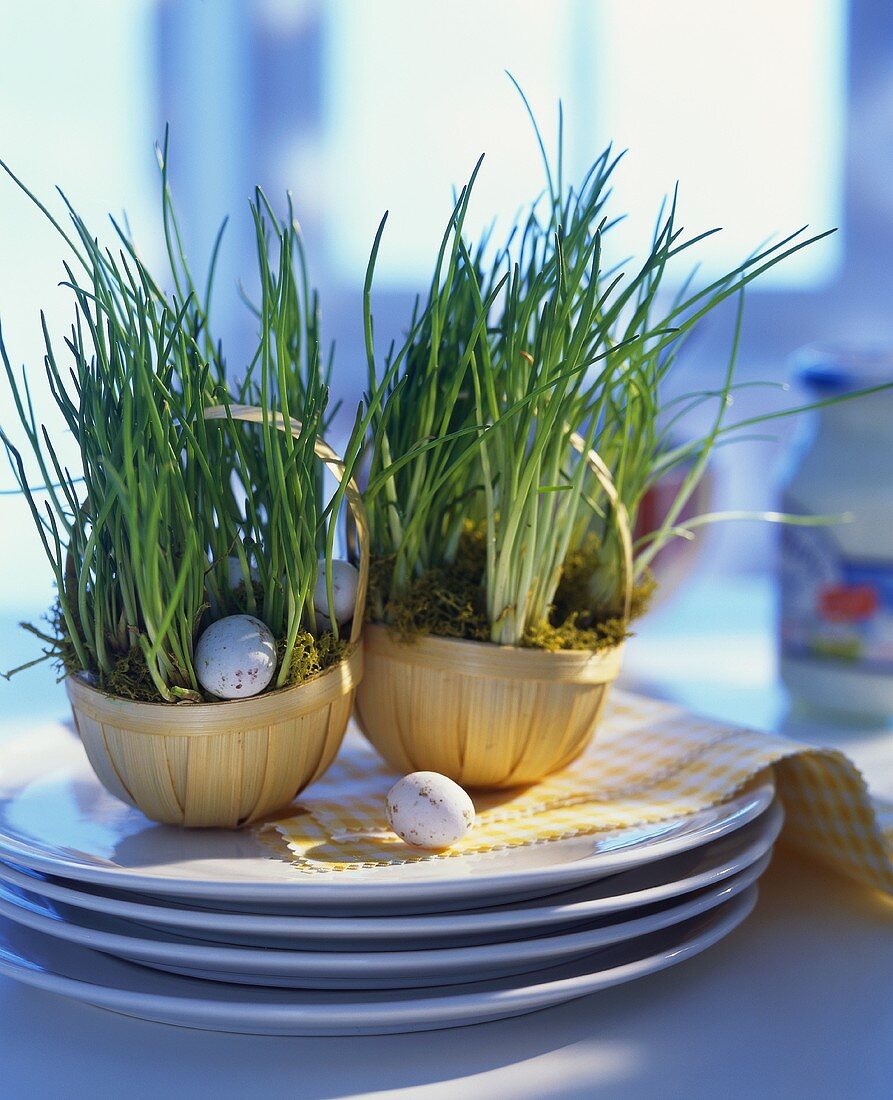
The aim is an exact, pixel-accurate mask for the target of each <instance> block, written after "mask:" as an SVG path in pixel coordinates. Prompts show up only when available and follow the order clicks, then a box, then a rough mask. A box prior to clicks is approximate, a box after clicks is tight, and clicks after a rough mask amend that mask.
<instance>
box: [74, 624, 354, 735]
mask: <svg viewBox="0 0 893 1100" xmlns="http://www.w3.org/2000/svg"><path fill="white" fill-rule="evenodd" d="M364 671H365V651H364V647H363V643H362V640H360V641H359V642H355V643H353V644H352V645H351V647H350V649H349V650H348V652H347V653H346V654H345V655H344V657H342V659H341V660H340V661H337V662H336V663H335V664H333V665H331V666H329V668H326V669H323V670H322V671H321V672H317V673H315V674H314V675H313V676H311V677H309V678H308V679H306V680H302V681H301V682H300V683H297V684H289V685H288V686H287V687H284V688H278V689H277V690H275V691H265V692H261V693H260V694H258V695H252V696H250V697H249V698H247V699H219V700H217V701H216V702H213V703H207V702H202V703H189V702H183V703H163V702H159V703H154V702H152V703H150V702H146V701H144V700H139V699H125V698H123V697H122V696H120V695H111V694H109V693H108V692H106V691H102V690H101V689H100V688H97V687H93V686H92V685H91V684H88V683H87V682H86V681H85V680H83V679H81V678H80V677H79V676H78V675H77V674H76V673H70V674H68V675H67V676H66V677H65V689H66V691H67V693H68V698H69V701H70V702H71V705H72V707H74V708H76V709H79V710H82V711H84V712H85V713H86V714H88V715H89V716H90V717H92V718H95V719H96V720H97V721H99V722H112V723H114V722H115V721H117V720H119V719H124V720H126V723H127V728H128V729H129V730H130V731H131V732H134V733H146V734H156V735H157V734H159V733H163V732H164V730H163V729H160V728H159V727H163V726H168V727H170V726H182V727H183V728H182V729H176V730H171V731H170V733H169V735H170V736H189V735H190V734H191V733H195V734H204V733H208V734H213V733H232V732H233V728H234V727H237V726H239V725H241V726H242V727H243V728H245V729H250V728H252V727H254V726H257V725H261V724H266V723H269V722H275V721H276V720H277V719H280V720H281V719H284V718H286V717H287V718H296V717H300V716H301V715H303V714H309V713H311V712H312V711H316V710H319V709H321V708H322V707H325V706H328V705H329V704H330V703H333V702H335V701H336V700H337V699H340V698H342V697H343V696H345V695H347V694H349V693H350V692H351V691H353V690H355V689H356V687H357V685H358V684H359V683H360V681H361V680H362V678H363V673H364ZM190 727H194V728H192V729H191V728H190Z"/></svg>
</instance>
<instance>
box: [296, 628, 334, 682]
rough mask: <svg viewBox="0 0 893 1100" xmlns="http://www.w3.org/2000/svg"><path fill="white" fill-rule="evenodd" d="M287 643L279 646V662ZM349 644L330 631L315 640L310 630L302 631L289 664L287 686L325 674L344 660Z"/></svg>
mask: <svg viewBox="0 0 893 1100" xmlns="http://www.w3.org/2000/svg"><path fill="white" fill-rule="evenodd" d="M284 649H285V643H284V642H281V643H280V645H279V660H280V661H281V660H282V657H283V651H284ZM347 650H348V643H347V642H346V641H345V640H344V638H336V637H335V635H334V634H332V633H331V631H329V632H328V633H326V634H323V635H321V636H320V637H319V638H314V637H313V635H312V634H311V633H310V632H309V631H308V630H302V631H301V632H300V633H299V634H298V637H297V639H296V641H295V648H294V649H293V651H292V655H291V661H290V662H289V673H288V678H287V680H286V684H287V685H291V684H300V683H303V681H304V680H309V679H310V677H311V676H315V675H316V674H317V673H318V672H323V671H324V670H325V669H327V668H330V667H331V666H332V665H334V664H337V663H338V662H339V661H341V660H343V659H344V657H345V655H346V654H347Z"/></svg>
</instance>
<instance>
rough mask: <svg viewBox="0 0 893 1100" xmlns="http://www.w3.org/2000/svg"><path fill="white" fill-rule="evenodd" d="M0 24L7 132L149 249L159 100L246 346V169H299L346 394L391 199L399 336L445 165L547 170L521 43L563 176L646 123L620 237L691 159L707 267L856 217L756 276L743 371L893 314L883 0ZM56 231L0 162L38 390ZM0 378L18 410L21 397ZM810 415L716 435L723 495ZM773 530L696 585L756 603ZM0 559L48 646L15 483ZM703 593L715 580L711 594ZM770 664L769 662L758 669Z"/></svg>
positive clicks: (277, 195)
mask: <svg viewBox="0 0 893 1100" xmlns="http://www.w3.org/2000/svg"><path fill="white" fill-rule="evenodd" d="M2 53H3V64H2V65H0V157H2V158H3V160H5V161H6V162H7V163H8V164H9V166H10V167H11V168H12V169H13V170H14V171H15V172H16V173H17V174H18V175H19V176H21V177H22V178H23V179H24V180H25V181H27V183H28V185H29V186H30V187H31V188H32V189H33V190H34V191H35V192H36V193H37V194H38V195H40V196H41V197H43V198H45V199H46V200H47V202H48V203H49V205H50V206H51V207H52V209H53V210H54V211H56V212H59V211H60V210H61V209H62V205H61V200H60V199H59V198H58V196H56V195H54V192H53V187H54V186H55V185H56V184H59V185H61V186H62V187H63V189H64V190H65V192H66V194H67V195H68V197H69V198H70V199H71V200H72V202H73V203H74V205H75V206H76V207H77V208H78V209H79V210H80V211H81V212H83V213H84V214H85V216H87V218H88V221H90V223H91V224H92V225H94V226H95V227H96V231H97V233H100V234H105V233H107V232H108V229H107V221H105V220H104V219H105V218H106V215H107V214H108V213H109V212H112V213H114V214H115V215H116V216H118V215H120V214H122V212H126V215H127V218H128V220H129V222H130V224H131V226H132V228H133V231H134V233H135V235H136V238H137V240H138V241H139V243H140V246H141V250H142V251H143V253H144V254H145V255H146V257H147V259H148V260H149V263H150V266H151V265H152V263H153V262H155V263H160V262H161V253H162V240H161V232H160V195H159V176H158V169H157V163H156V160H155V154H154V143H155V141H156V140H158V139H160V138H161V137H162V135H163V133H164V128H165V125H166V124H170V128H171V130H170V132H171V155H170V165H171V180H172V186H173V191H174V196H175V201H176V204H177V207H178V212H179V216H180V219H181V222H182V225H183V228H184V231H185V244H186V249H187V252H188V254H189V257H190V260H191V262H192V264H193V266H194V268H195V269H196V270H197V271H198V272H199V273H201V272H203V270H204V266H205V264H206V262H207V257H208V255H209V253H210V250H211V246H212V242H213V239H214V237H215V234H216V232H217V229H218V227H219V224H220V222H221V220H222V219H223V218H224V216H226V215H230V216H231V218H230V223H229V226H228V228H227V231H226V237H225V244H224V248H223V253H222V259H221V264H220V273H219V277H218V280H217V286H218V292H217V296H216V299H215V303H214V308H213V313H214V319H215V324H216V328H217V331H218V333H219V334H220V335H222V337H223V339H224V342H225V345H226V346H227V347H228V348H229V352H228V361H229V364H230V367H231V368H233V369H238V366H239V363H240V362H243V361H244V360H245V359H246V358H247V357H248V355H249V354H250V349H251V346H252V325H251V318H250V315H249V314H248V313H247V311H246V310H245V308H244V306H243V305H242V303H241V302H240V300H239V296H238V293H237V289H236V283H237V280H238V278H239V273H240V272H242V271H244V270H245V269H246V268H247V269H249V270H250V269H251V268H252V267H253V259H252V255H251V250H252V248H253V233H252V229H251V223H250V218H249V216H248V210H247V203H248V198H249V196H250V194H251V192H252V188H253V187H254V185H255V184H256V183H259V184H261V185H262V186H263V188H264V189H265V191H266V192H267V194H268V195H269V196H270V198H271V200H272V201H273V202H274V204H276V205H279V206H280V207H281V206H284V200H285V194H286V192H287V191H291V192H292V194H293V196H294V203H295V209H296V213H297V215H298V218H299V220H300V222H301V225H302V228H303V231H304V235H305V238H306V243H307V250H308V254H309V259H310V265H311V269H312V276H313V280H314V282H315V283H316V285H317V286H318V287H319V290H320V295H321V301H322V311H323V325H324V338H325V339H326V340H334V341H335V344H336V372H335V377H336V382H335V388H336V391H337V392H336V394H335V396H336V397H343V398H345V399H346V401H345V408H346V409H347V410H350V408H351V407H352V406H354V404H355V401H356V398H357V396H358V394H359V392H360V390H361V388H362V379H363V372H364V370H365V366H364V362H363V357H362V352H361V348H362V343H361V338H362V332H361V311H360V302H361V291H362V281H363V277H364V273H365V266H366V262H367V258H368V255H369V249H370V246H371V243H372V239H373V236H374V233H375V229H376V226H377V224H378V222H379V219H380V218H381V215H382V213H383V212H384V210H386V209H387V210H389V211H390V217H389V221H388V226H387V231H386V236H385V239H384V244H383V247H382V253H381V259H380V264H379V269H378V278H377V284H376V290H375V299H374V308H375V315H376V326H377V335H378V338H379V341H380V344H381V346H382V347H385V346H386V342H387V339H388V337H389V336H390V335H397V334H399V333H400V331H401V330H402V328H403V326H404V325H405V324H406V322H407V319H408V315H409V310H410V308H411V303H412V300H413V297H414V295H415V294H416V293H417V292H418V291H420V290H422V289H423V288H424V286H425V284H426V283H427V281H428V279H429V278H430V273H431V270H432V264H433V258H434V255H435V253H436V248H437V245H438V242H439V239H440V235H441V233H442V230H443V226H444V224H445V222H446V220H447V217H448V215H449V212H450V209H451V197H452V192H453V189H454V188H456V187H458V186H461V184H462V183H463V182H464V180H465V179H466V178H467V176H468V174H469V173H470V171H471V169H472V167H473V165H474V162H475V160H476V159H477V157H478V156H479V155H480V154H481V153H485V154H486V159H485V163H484V167H483V169H482V175H481V178H480V183H479V186H478V189H477V197H476V204H477V205H476V207H475V208H474V209H473V213H472V219H471V221H472V228H473V229H477V228H481V227H483V225H484V224H485V223H486V222H489V220H490V219H491V217H492V216H493V214H494V213H495V214H496V215H497V217H498V219H499V221H500V222H501V223H502V224H508V223H509V222H510V221H511V220H512V218H513V216H514V214H515V212H516V211H517V209H518V208H519V207H520V206H521V205H522V204H523V203H524V202H526V201H529V200H530V199H531V198H532V197H533V196H534V195H536V194H537V193H538V192H539V191H540V189H541V188H542V186H543V175H542V167H541V164H540V161H539V156H538V152H537V149H536V145H535V142H534V141H533V138H532V134H531V131H530V126H529V122H528V120H527V118H526V116H525V114H524V111H523V109H522V106H521V104H520V102H519V99H518V96H517V93H516V92H515V90H514V89H513V87H512V86H511V84H510V82H509V80H508V78H507V77H506V75H505V70H506V69H508V70H510V71H511V72H512V73H513V74H514V76H515V77H516V78H517V79H518V81H519V82H520V84H521V85H522V86H523V88H524V89H525V91H526V93H527V95H528V97H529V99H530V101H531V104H532V106H533V108H534V110H535V111H536V113H537V116H538V118H539V120H540V123H541V125H542V128H543V131H544V134H545V137H546V142H547V144H548V145H549V146H550V148H552V147H553V146H554V142H555V139H556V118H557V103H558V100H559V98H560V99H561V100H562V102H563V104H564V111H565V120H566V126H565V131H566V132H565V143H566V157H567V163H568V166H569V168H570V169H571V172H570V174H571V175H575V176H576V177H579V176H580V175H582V173H583V171H585V169H586V167H588V165H589V164H590V163H591V162H592V160H593V159H594V158H595V157H596V156H597V154H598V153H599V152H600V151H601V149H602V148H604V147H605V146H606V145H607V144H608V143H613V144H614V146H615V148H616V149H618V150H619V149H624V148H628V149H629V153H628V154H627V156H626V158H625V159H624V161H623V164H622V166H621V168H620V169H619V170H618V174H617V178H616V183H615V188H616V193H617V196H618V208H622V209H623V210H625V211H627V212H628V213H629V218H628V219H627V220H626V221H625V222H624V223H623V224H622V226H620V227H619V228H618V230H617V232H616V234H615V237H616V247H617V249H618V250H619V251H618V255H617V258H618V259H619V258H620V257H621V255H622V254H624V253H627V252H630V253H634V252H635V251H636V250H637V249H638V248H639V247H640V246H641V244H642V242H643V241H644V240H645V239H646V238H647V236H648V235H649V234H650V233H651V230H652V227H653V223H654V219H655V217H656V216H657V213H658V210H659V207H660V202H661V199H662V197H663V196H665V195H666V194H667V193H669V192H671V191H672V189H673V187H674V185H675V183H676V181H677V180H678V181H680V209H681V212H682V217H681V222H682V223H683V224H684V225H685V226H686V228H687V229H688V230H690V231H691V232H698V231H701V230H704V229H709V228H712V227H714V226H722V227H723V231H722V233H720V234H718V235H717V236H716V237H714V238H712V239H711V241H710V242H709V245H708V246H705V247H704V249H702V250H701V253H700V258H701V260H702V267H701V271H700V274H699V278H700V279H701V280H702V281H706V280H709V279H710V278H711V277H715V276H716V275H717V274H719V273H721V272H722V271H725V270H728V269H730V268H732V267H734V266H735V265H736V264H738V263H739V262H741V261H742V260H743V259H744V258H745V257H746V256H747V255H748V254H749V253H750V252H751V251H752V250H753V249H755V248H756V247H757V246H759V245H760V244H761V243H762V242H764V241H765V239H766V238H767V237H770V236H772V235H775V234H785V233H787V232H790V231H791V230H794V229H796V228H799V227H800V226H802V225H804V224H806V223H809V225H810V227H811V228H812V229H815V230H822V229H826V228H830V227H837V229H838V232H837V233H836V234H835V235H834V236H832V237H830V238H829V239H827V240H826V241H823V242H822V243H821V244H820V245H818V246H816V247H814V248H811V249H809V250H807V251H806V252H804V253H803V254H800V255H798V256H797V257H796V258H794V259H793V260H792V261H790V262H788V263H786V264H783V265H780V266H779V267H777V268H775V269H773V271H772V272H771V273H770V274H769V275H768V277H767V278H764V279H763V280H761V281H758V282H757V283H756V284H755V286H754V288H753V290H752V291H751V292H750V294H749V296H748V302H747V306H746V313H745V338H744V343H743V346H742V350H741V357H740V377H741V378H742V379H753V380H757V379H760V380H765V379H769V380H775V381H783V380H784V379H785V377H786V371H787V366H786V364H787V361H788V358H789V356H790V354H791V352H792V351H793V350H794V349H796V348H797V347H798V346H800V345H802V344H804V343H805V342H807V341H814V340H835V341H837V340H846V339H850V338H858V339H859V340H860V341H863V342H871V343H876V344H878V343H880V344H883V343H886V342H889V341H890V340H891V339H893V317H891V310H890V305H889V300H890V291H891V282H893V274H891V271H890V268H889V265H888V263H887V261H885V259H884V257H885V256H887V255H889V254H890V250H891V244H893V187H891V186H890V183H889V180H890V175H891V167H893V126H891V125H890V118H891V111H893V8H890V7H889V6H888V5H884V4H878V3H872V2H870V0H851V2H847V0H785V3H778V0H746V2H745V3H743V4H736V5H728V4H716V3H713V2H712V0H672V3H667V2H665V0H637V2H636V3H635V4H631V3H628V2H624V0H552V2H551V3H549V4H543V3H541V2H533V0H485V2H481V0H453V2H452V3H450V4H442V3H437V2H434V0H376V2H375V3H374V4H372V3H362V2H361V0H214V2H213V3H212V2H211V0H204V2H200V0H176V2H174V0H167V2H165V0H81V2H80V3H78V4H71V3H68V2H65V0H28V2H27V3H26V2H24V0H20V2H18V3H10V4H7V5H6V6H5V8H4V33H3V46H2ZM475 219H477V221H475ZM63 252H64V250H63V247H62V242H61V241H60V239H59V238H58V236H56V234H55V233H54V231H53V229H52V228H51V227H50V226H49V225H48V223H47V222H46V221H45V220H44V219H42V218H41V216H40V214H39V213H38V212H37V211H36V210H35V209H34V208H33V207H32V206H31V205H30V204H29V203H28V201H27V200H26V198H25V197H24V196H23V195H22V194H21V192H19V191H18V190H17V188H16V187H15V186H14V185H13V183H12V181H11V180H9V179H8V178H6V177H3V178H2V179H0V321H2V325H3V332H4V337H5V340H6V343H7V345H8V347H9V349H10V354H11V356H12V359H13V366H14V367H15V368H16V369H18V368H19V367H20V366H21V365H22V364H26V365H27V367H28V369H29V371H30V372H31V375H32V377H33V378H34V379H35V380H36V383H35V389H36V401H37V403H38V407H39V406H40V393H41V388H40V381H39V376H40V373H41V370H42V347H41V339H40V327H39V311H40V310H41V309H43V310H45V311H46V313H47V316H48V322H49V326H50V329H51V331H54V332H57V333H58V334H59V339H60V340H61V339H62V336H63V334H64V328H65V325H66V323H67V320H68V316H69V308H68V301H67V299H66V295H65V292H64V291H62V290H60V289H59V288H58V287H57V283H58V282H59V280H60V278H62V277H63V272H62V267H61V260H62V257H63ZM682 274H684V273H681V274H680V278H681V277H682ZM247 289H248V290H249V291H250V287H249V288H247ZM732 320H733V318H732V316H731V313H730V312H728V311H726V312H722V311H719V312H717V313H716V315H711V317H710V319H709V323H708V325H707V326H706V327H705V329H704V330H703V332H702V333H701V334H700V336H699V338H698V339H697V340H696V341H695V342H693V343H692V344H690V346H689V350H688V357H687V360H686V362H685V364H684V370H683V372H682V373H681V375H680V377H679V379H677V381H676V383H675V384H676V385H678V386H679V388H680V390H681V391H686V390H693V389H698V388H710V387H711V386H712V385H713V384H714V382H716V381H717V380H718V379H719V377H720V373H721V371H722V370H723V368H724V366H725V363H726V361H727V356H728V349H729V344H730V338H731V328H732ZM2 392H3V395H2V397H0V423H2V424H4V425H8V424H10V423H11V416H10V413H11V406H10V399H9V396H8V394H7V393H6V391H5V390H3V391H2ZM801 400H803V395H802V394H798V393H797V392H796V391H795V390H792V391H790V392H781V391H778V390H767V389H759V388H754V389H753V390H743V391H741V394H740V395H739V396H738V397H737V398H736V401H737V402H738V404H739V405H740V409H739V410H738V411H739V413H740V415H741V416H742V417H743V416H746V415H749V414H751V413H752V412H755V411H760V410H762V409H764V408H767V407H768V405H769V404H770V403H771V404H773V405H785V404H787V405H792V404H794V403H796V402H797V401H801ZM690 427H691V428H696V427H697V425H696V424H693V425H690ZM337 431H338V427H337V425H336V433H335V434H336V440H335V442H336V443H337ZM794 431H796V424H795V423H794V422H792V421H787V420H782V421H778V422H775V424H773V426H772V432H771V438H768V439H764V440H762V441H759V442H745V443H741V444H739V445H737V446H735V447H728V448H723V449H721V450H720V451H719V452H718V453H717V457H716V462H715V467H714V471H713V482H714V488H713V492H714V501H713V504H714V506H716V507H721V508H747V509H752V508H763V507H771V506H772V505H773V503H774V499H775V492H776V490H775V485H776V483H777V477H778V471H779V468H780V465H781V463H782V461H783V455H784V453H785V452H786V450H787V449H788V447H789V444H790V439H791V434H792V433H793V432H794ZM764 434H765V433H764ZM0 476H2V480H0V489H3V490H6V489H9V488H11V486H12V484H13V481H12V476H11V474H9V472H8V471H7V472H5V474H3V475H0ZM772 544H773V537H772V533H771V532H770V531H768V530H767V529H765V528H763V527H761V526H759V525H755V524H746V525H729V526H727V527H725V528H723V529H719V528H717V529H715V530H712V531H711V532H710V533H709V534H707V535H704V536H703V537H702V547H701V554H700V559H699V567H698V571H697V579H696V582H691V581H690V582H688V583H689V584H690V585H691V584H694V585H695V588H692V589H691V593H693V594H691V598H690V601H689V604H688V606H690V607H694V608H695V609H696V610H697V609H698V607H699V605H698V602H697V591H696V585H697V583H700V582H702V581H703V580H704V578H705V577H709V578H718V579H719V581H721V583H722V584H723V585H724V589H723V590H724V591H725V592H726V593H727V594H728V599H729V601H731V603H730V604H729V606H734V601H735V599H736V598H737V599H740V600H744V601H745V602H748V601H749V600H750V597H749V596H748V593H750V592H752V591H754V589H752V588H749V587H748V585H749V584H750V582H751V580H752V578H754V577H759V576H765V574H766V573H767V572H768V571H769V570H770V568H771V562H772ZM0 562H2V566H3V583H2V585H0V620H2V621H0V627H2V632H0V638H2V639H3V641H2V643H0V667H4V668H5V667H9V665H10V664H11V663H14V661H15V660H16V659H19V658H21V659H24V657H26V656H27V655H28V654H29V653H31V652H33V645H32V643H31V642H30V641H29V640H28V639H27V638H24V637H22V636H20V635H19V634H18V632H14V631H11V630H10V629H7V626H8V625H11V624H12V623H13V622H14V621H16V620H17V619H19V618H22V617H32V618H33V617H35V616H38V615H39V614H40V613H41V612H42V611H43V610H44V609H45V608H46V606H47V604H48V603H49V601H50V598H51V589H50V585H49V581H48V576H47V570H46V568H45V563H44V559H43V556H42V554H41V552H40V550H39V547H38V546H37V543H36V538H35V537H34V535H33V533H32V530H31V525H30V521H29V520H28V518H27V516H26V514H25V511H24V505H23V502H22V501H20V500H19V499H18V498H16V497H14V496H11V495H4V496H2V497H0ZM702 591H706V590H704V589H702ZM765 591H766V589H765V586H764V588H761V589H760V592H765ZM736 593H737V596H736ZM680 598H681V597H679V596H677V597H676V599H677V602H678V600H679V599H680ZM711 599H713V597H712V596H710V597H707V596H702V605H703V604H704V601H705V600H706V601H707V602H708V604H709V600H711ZM708 610H709V608H708ZM697 613H698V614H703V613H704V606H700V610H699V611H697ZM13 636H14V637H13ZM762 659H763V658H761V660H762ZM768 660H769V657H768V656H765V658H764V664H765V661H768ZM765 673H766V668H765V667H764V666H763V665H760V666H759V668H758V669H757V671H756V672H754V673H753V675H764V674H765ZM3 691H4V696H3V697H2V698H7V699H12V698H13V695H12V694H7V693H6V692H7V689H6V688H4V689H3ZM2 698H0V706H3V705H4V704H3V702H2Z"/></svg>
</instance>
